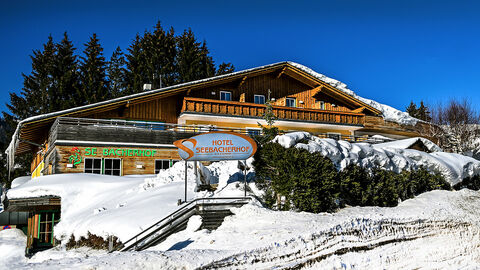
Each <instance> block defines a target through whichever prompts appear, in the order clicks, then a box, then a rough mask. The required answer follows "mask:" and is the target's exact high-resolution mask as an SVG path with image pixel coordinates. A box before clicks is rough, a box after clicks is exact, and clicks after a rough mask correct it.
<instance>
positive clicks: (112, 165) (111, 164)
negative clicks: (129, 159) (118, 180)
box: [103, 158, 122, 176]
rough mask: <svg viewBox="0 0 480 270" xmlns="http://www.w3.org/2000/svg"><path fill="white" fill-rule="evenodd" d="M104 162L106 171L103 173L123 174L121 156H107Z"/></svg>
mask: <svg viewBox="0 0 480 270" xmlns="http://www.w3.org/2000/svg"><path fill="white" fill-rule="evenodd" d="M103 162H104V172H103V174H107V175H118V176H120V175H121V171H122V170H121V163H122V161H121V160H120V159H119V158H106V159H104V160H103Z"/></svg>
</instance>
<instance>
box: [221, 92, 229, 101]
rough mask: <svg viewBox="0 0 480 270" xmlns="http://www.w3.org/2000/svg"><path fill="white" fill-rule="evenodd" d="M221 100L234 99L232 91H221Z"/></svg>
mask: <svg viewBox="0 0 480 270" xmlns="http://www.w3.org/2000/svg"><path fill="white" fill-rule="evenodd" d="M220 100H225V101H232V92H227V91H220Z"/></svg>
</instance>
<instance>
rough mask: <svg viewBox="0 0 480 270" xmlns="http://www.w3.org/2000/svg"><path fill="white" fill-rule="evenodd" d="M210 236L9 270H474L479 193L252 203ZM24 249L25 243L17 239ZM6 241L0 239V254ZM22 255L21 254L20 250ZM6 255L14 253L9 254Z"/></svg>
mask: <svg viewBox="0 0 480 270" xmlns="http://www.w3.org/2000/svg"><path fill="white" fill-rule="evenodd" d="M234 211H235V215H234V216H230V217H227V218H226V220H225V222H224V223H223V225H222V226H221V227H219V228H218V229H217V230H215V231H211V232H209V231H207V230H199V231H194V230H195V228H198V217H195V216H194V217H193V218H192V220H190V222H189V225H188V228H187V230H185V231H182V232H179V233H177V234H174V235H172V236H170V237H169V238H168V239H167V240H166V241H165V242H163V243H162V244H160V245H158V246H156V247H153V248H151V249H150V250H146V251H141V252H124V253H120V252H115V253H113V254H108V253H106V252H104V251H91V250H88V249H77V250H71V251H65V250H64V249H63V248H62V247H57V248H54V249H52V250H48V251H45V252H40V253H38V254H36V255H35V256H34V257H33V258H31V259H29V260H18V261H16V260H10V261H9V264H8V267H9V268H10V269H31V268H34V269H47V268H49V269H52V268H54V269H65V268H68V269H72V268H75V269H110V268H112V267H115V268H117V269H137V268H141V269H158V268H159V266H161V268H162V269H195V268H197V267H203V268H205V269H208V268H227V269H253V268H254V269H270V268H272V267H276V268H278V269H284V268H303V267H304V268H306V269H352V268H355V269H371V268H374V269H378V268H384V269H396V268H397V269H398V268H407V269H412V268H427V269H431V268H450V269H451V268H454V269H459V268H461V269H475V268H476V267H478V266H479V265H480V248H479V247H480V228H479V225H480V216H479V215H478V213H479V211H480V193H479V192H477V191H470V190H461V191H431V192H428V193H424V194H421V195H420V196H418V197H417V198H414V199H410V200H406V201H404V202H402V203H400V204H399V206H397V207H393V208H382V207H350V208H345V209H342V210H340V211H339V212H337V213H334V214H326V213H325V214H310V213H296V212H276V211H271V210H268V209H265V208H262V207H261V206H259V205H258V204H256V203H251V204H249V205H246V206H244V207H242V208H239V209H234ZM16 239H17V240H16V241H17V242H21V241H22V239H24V238H22V237H18V238H16ZM6 241H7V239H6V238H5V237H4V235H3V234H0V246H2V245H4V243H5V242H6ZM17 250H18V252H19V251H22V252H23V247H21V246H20V245H17ZM10 252H11V251H10Z"/></svg>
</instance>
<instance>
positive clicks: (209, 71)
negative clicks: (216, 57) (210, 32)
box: [198, 40, 215, 79]
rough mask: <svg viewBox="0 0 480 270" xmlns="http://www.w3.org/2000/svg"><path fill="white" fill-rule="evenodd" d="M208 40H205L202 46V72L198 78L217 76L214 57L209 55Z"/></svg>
mask: <svg viewBox="0 0 480 270" xmlns="http://www.w3.org/2000/svg"><path fill="white" fill-rule="evenodd" d="M209 54H210V52H209V51H208V48H207V42H206V41H205V40H204V41H203V43H202V46H201V47H200V55H199V57H200V63H199V64H200V73H199V74H198V79H204V78H209V77H213V76H215V64H214V62H213V58H212V57H211V56H210V55H209Z"/></svg>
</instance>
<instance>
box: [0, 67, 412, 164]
mask: <svg viewBox="0 0 480 270" xmlns="http://www.w3.org/2000/svg"><path fill="white" fill-rule="evenodd" d="M285 65H288V66H291V67H294V68H296V69H298V70H301V71H303V72H305V73H306V74H308V75H310V76H311V77H313V78H316V79H318V80H320V81H322V82H324V83H326V84H328V85H330V86H332V87H333V88H335V89H338V90H340V91H342V92H343V93H346V94H348V95H350V96H351V97H353V98H354V99H355V100H358V101H359V102H360V103H361V104H363V105H364V106H366V107H371V108H373V109H374V110H378V111H380V112H381V113H382V114H383V116H384V119H385V120H389V121H394V122H397V123H400V124H409V125H415V124H416V122H417V121H418V120H417V119H415V118H413V117H410V116H409V115H408V114H407V113H405V112H401V111H399V110H397V109H394V108H392V107H390V106H388V105H384V104H381V103H378V102H376V101H373V100H370V99H366V98H362V97H360V96H358V95H356V94H355V93H354V92H353V91H352V90H350V89H348V88H347V85H346V84H344V83H342V82H340V81H337V80H335V79H332V78H329V77H327V76H325V75H323V74H320V73H317V72H315V71H313V70H312V69H310V68H308V67H306V66H304V65H301V64H298V63H295V62H291V61H284V62H278V63H273V64H269V65H264V66H259V67H255V68H250V69H245V70H241V71H237V72H232V73H229V74H224V75H219V76H215V77H210V78H205V79H201V80H196V81H191V82H186V83H182V84H177V85H172V86H169V87H164V88H161V89H155V90H150V91H146V92H141V93H137V94H132V95H128V96H124V97H119V98H115V99H110V100H106V101H102V102H97V103H93V104H88V105H84V106H79V107H75V108H70V109H66V110H62V111H57V112H51V113H47V114H42V115H37V116H32V117H29V118H26V119H24V120H22V121H20V122H19V123H18V125H17V128H16V130H15V132H14V135H13V136H12V140H11V142H10V144H9V146H8V148H7V149H6V151H5V152H6V153H7V155H8V165H9V166H13V163H14V161H13V158H14V155H15V152H16V148H17V147H18V145H19V140H18V137H19V133H20V130H21V128H22V126H24V125H25V124H30V123H33V122H38V121H46V120H50V121H51V119H55V118H56V117H59V116H66V115H71V114H73V113H76V112H81V111H88V110H91V109H94V108H97V107H104V106H107V105H108V106H109V105H115V104H123V103H125V102H128V101H131V100H137V99H141V98H142V97H146V96H151V95H157V94H162V93H167V92H173V91H183V90H186V89H188V87H190V86H196V85H199V84H204V83H208V82H213V81H220V80H222V79H227V78H232V77H237V76H241V75H244V74H247V73H252V72H256V71H261V70H268V69H276V68H278V67H282V66H285Z"/></svg>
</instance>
